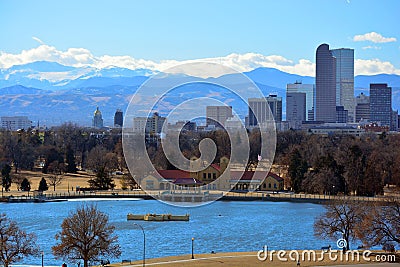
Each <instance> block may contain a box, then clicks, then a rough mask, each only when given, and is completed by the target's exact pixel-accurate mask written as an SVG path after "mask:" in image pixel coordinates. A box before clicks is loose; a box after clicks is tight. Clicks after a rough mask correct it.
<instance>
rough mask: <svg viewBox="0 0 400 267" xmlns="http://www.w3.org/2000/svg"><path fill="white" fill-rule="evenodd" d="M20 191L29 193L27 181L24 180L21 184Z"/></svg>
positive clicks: (29, 187)
mask: <svg viewBox="0 0 400 267" xmlns="http://www.w3.org/2000/svg"><path fill="white" fill-rule="evenodd" d="M21 190H22V191H31V182H29V180H28V179H26V178H24V180H22V183H21Z"/></svg>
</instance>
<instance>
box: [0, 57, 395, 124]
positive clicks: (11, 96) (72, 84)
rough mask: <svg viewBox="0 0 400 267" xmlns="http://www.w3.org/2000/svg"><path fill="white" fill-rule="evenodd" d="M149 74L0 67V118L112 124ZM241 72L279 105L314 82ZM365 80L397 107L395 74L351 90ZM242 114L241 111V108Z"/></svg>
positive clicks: (45, 65)
mask: <svg viewBox="0 0 400 267" xmlns="http://www.w3.org/2000/svg"><path fill="white" fill-rule="evenodd" d="M153 74H155V72H153V71H152V70H148V69H137V70H130V69H125V68H118V67H107V68H103V69H96V68H92V67H79V68H78V67H71V66H64V65H61V64H59V63H55V62H47V61H39V62H34V63H29V64H25V65H16V66H13V67H11V68H9V69H1V70H0V116H13V115H26V116H28V117H29V118H30V119H31V120H33V121H34V123H36V122H37V121H41V124H43V123H44V124H47V125H48V126H51V125H57V124H61V123H63V122H66V121H72V122H76V123H78V124H81V125H90V124H91V120H92V116H93V111H94V110H95V109H96V106H99V107H100V110H101V111H102V113H103V118H104V120H105V124H107V125H112V118H113V115H114V112H115V110H116V109H117V108H119V109H122V110H125V109H126V107H127V105H128V103H129V101H130V99H131V96H132V95H133V94H134V93H135V92H136V90H137V89H138V88H139V86H140V85H141V84H143V83H144V82H145V81H146V80H147V79H149V77H150V76H151V75H153ZM244 74H245V75H247V76H248V77H249V78H250V79H251V80H252V81H254V82H255V83H256V84H257V86H258V87H259V88H260V89H261V91H262V92H263V94H264V95H268V94H269V93H274V94H278V95H279V96H282V97H283V101H284V106H285V88H286V84H288V83H294V82H296V81H302V82H303V83H314V78H313V77H309V76H300V75H295V74H289V73H286V72H282V71H279V70H277V69H273V68H258V69H254V70H252V71H249V72H245V73H244ZM235 75H239V74H226V75H222V76H220V77H217V78H207V79H203V78H198V80H201V81H204V82H206V83H204V84H203V85H201V84H200V85H198V86H194V87H190V89H188V92H186V93H185V95H186V97H188V96H189V97H198V96H201V95H204V94H205V93H206V92H207V90H210V86H208V85H207V83H218V82H225V83H228V84H229V83H235V81H236V79H235ZM163 76H166V77H169V79H168V80H169V81H173V82H174V83H181V84H184V83H185V82H188V81H191V80H192V77H190V76H188V75H185V74H165V75H164V74H163ZM196 79H197V78H196ZM370 83H388V84H389V86H392V87H393V108H394V109H399V108H400V76H399V75H387V74H379V75H373V76H365V75H360V76H356V77H355V91H356V94H359V93H360V92H364V93H366V94H368V88H369V84H370ZM159 86H164V80H163V79H159ZM180 98H181V96H177V97H175V98H171V99H172V100H171V101H172V102H171V103H170V104H171V105H175V104H177V103H179V100H180ZM220 100H221V101H222V100H223V98H222V97H221V99H220ZM242 112H243V113H246V109H243V111H242ZM243 115H245V114H243Z"/></svg>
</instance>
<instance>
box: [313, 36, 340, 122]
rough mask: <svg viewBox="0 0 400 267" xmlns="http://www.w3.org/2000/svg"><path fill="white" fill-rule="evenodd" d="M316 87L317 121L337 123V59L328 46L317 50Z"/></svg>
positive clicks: (325, 45) (321, 46) (324, 45)
mask: <svg viewBox="0 0 400 267" xmlns="http://www.w3.org/2000/svg"><path fill="white" fill-rule="evenodd" d="M315 85H316V88H315V97H316V99H315V119H316V120H317V121H324V122H336V59H335V57H334V56H333V55H332V52H331V51H330V50H329V45H327V44H321V45H320V46H319V47H318V48H317V52H316V75H315Z"/></svg>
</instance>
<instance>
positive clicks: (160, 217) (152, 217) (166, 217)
mask: <svg viewBox="0 0 400 267" xmlns="http://www.w3.org/2000/svg"><path fill="white" fill-rule="evenodd" d="M127 219H128V220H138V221H154V222H169V221H186V222H187V221H189V214H186V215H172V214H151V213H148V214H145V215H141V214H131V213H129V214H128V215H127Z"/></svg>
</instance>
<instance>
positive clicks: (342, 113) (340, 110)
mask: <svg viewBox="0 0 400 267" xmlns="http://www.w3.org/2000/svg"><path fill="white" fill-rule="evenodd" d="M347 117H348V111H347V110H346V109H344V107H343V106H336V122H337V123H346V122H347Z"/></svg>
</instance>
